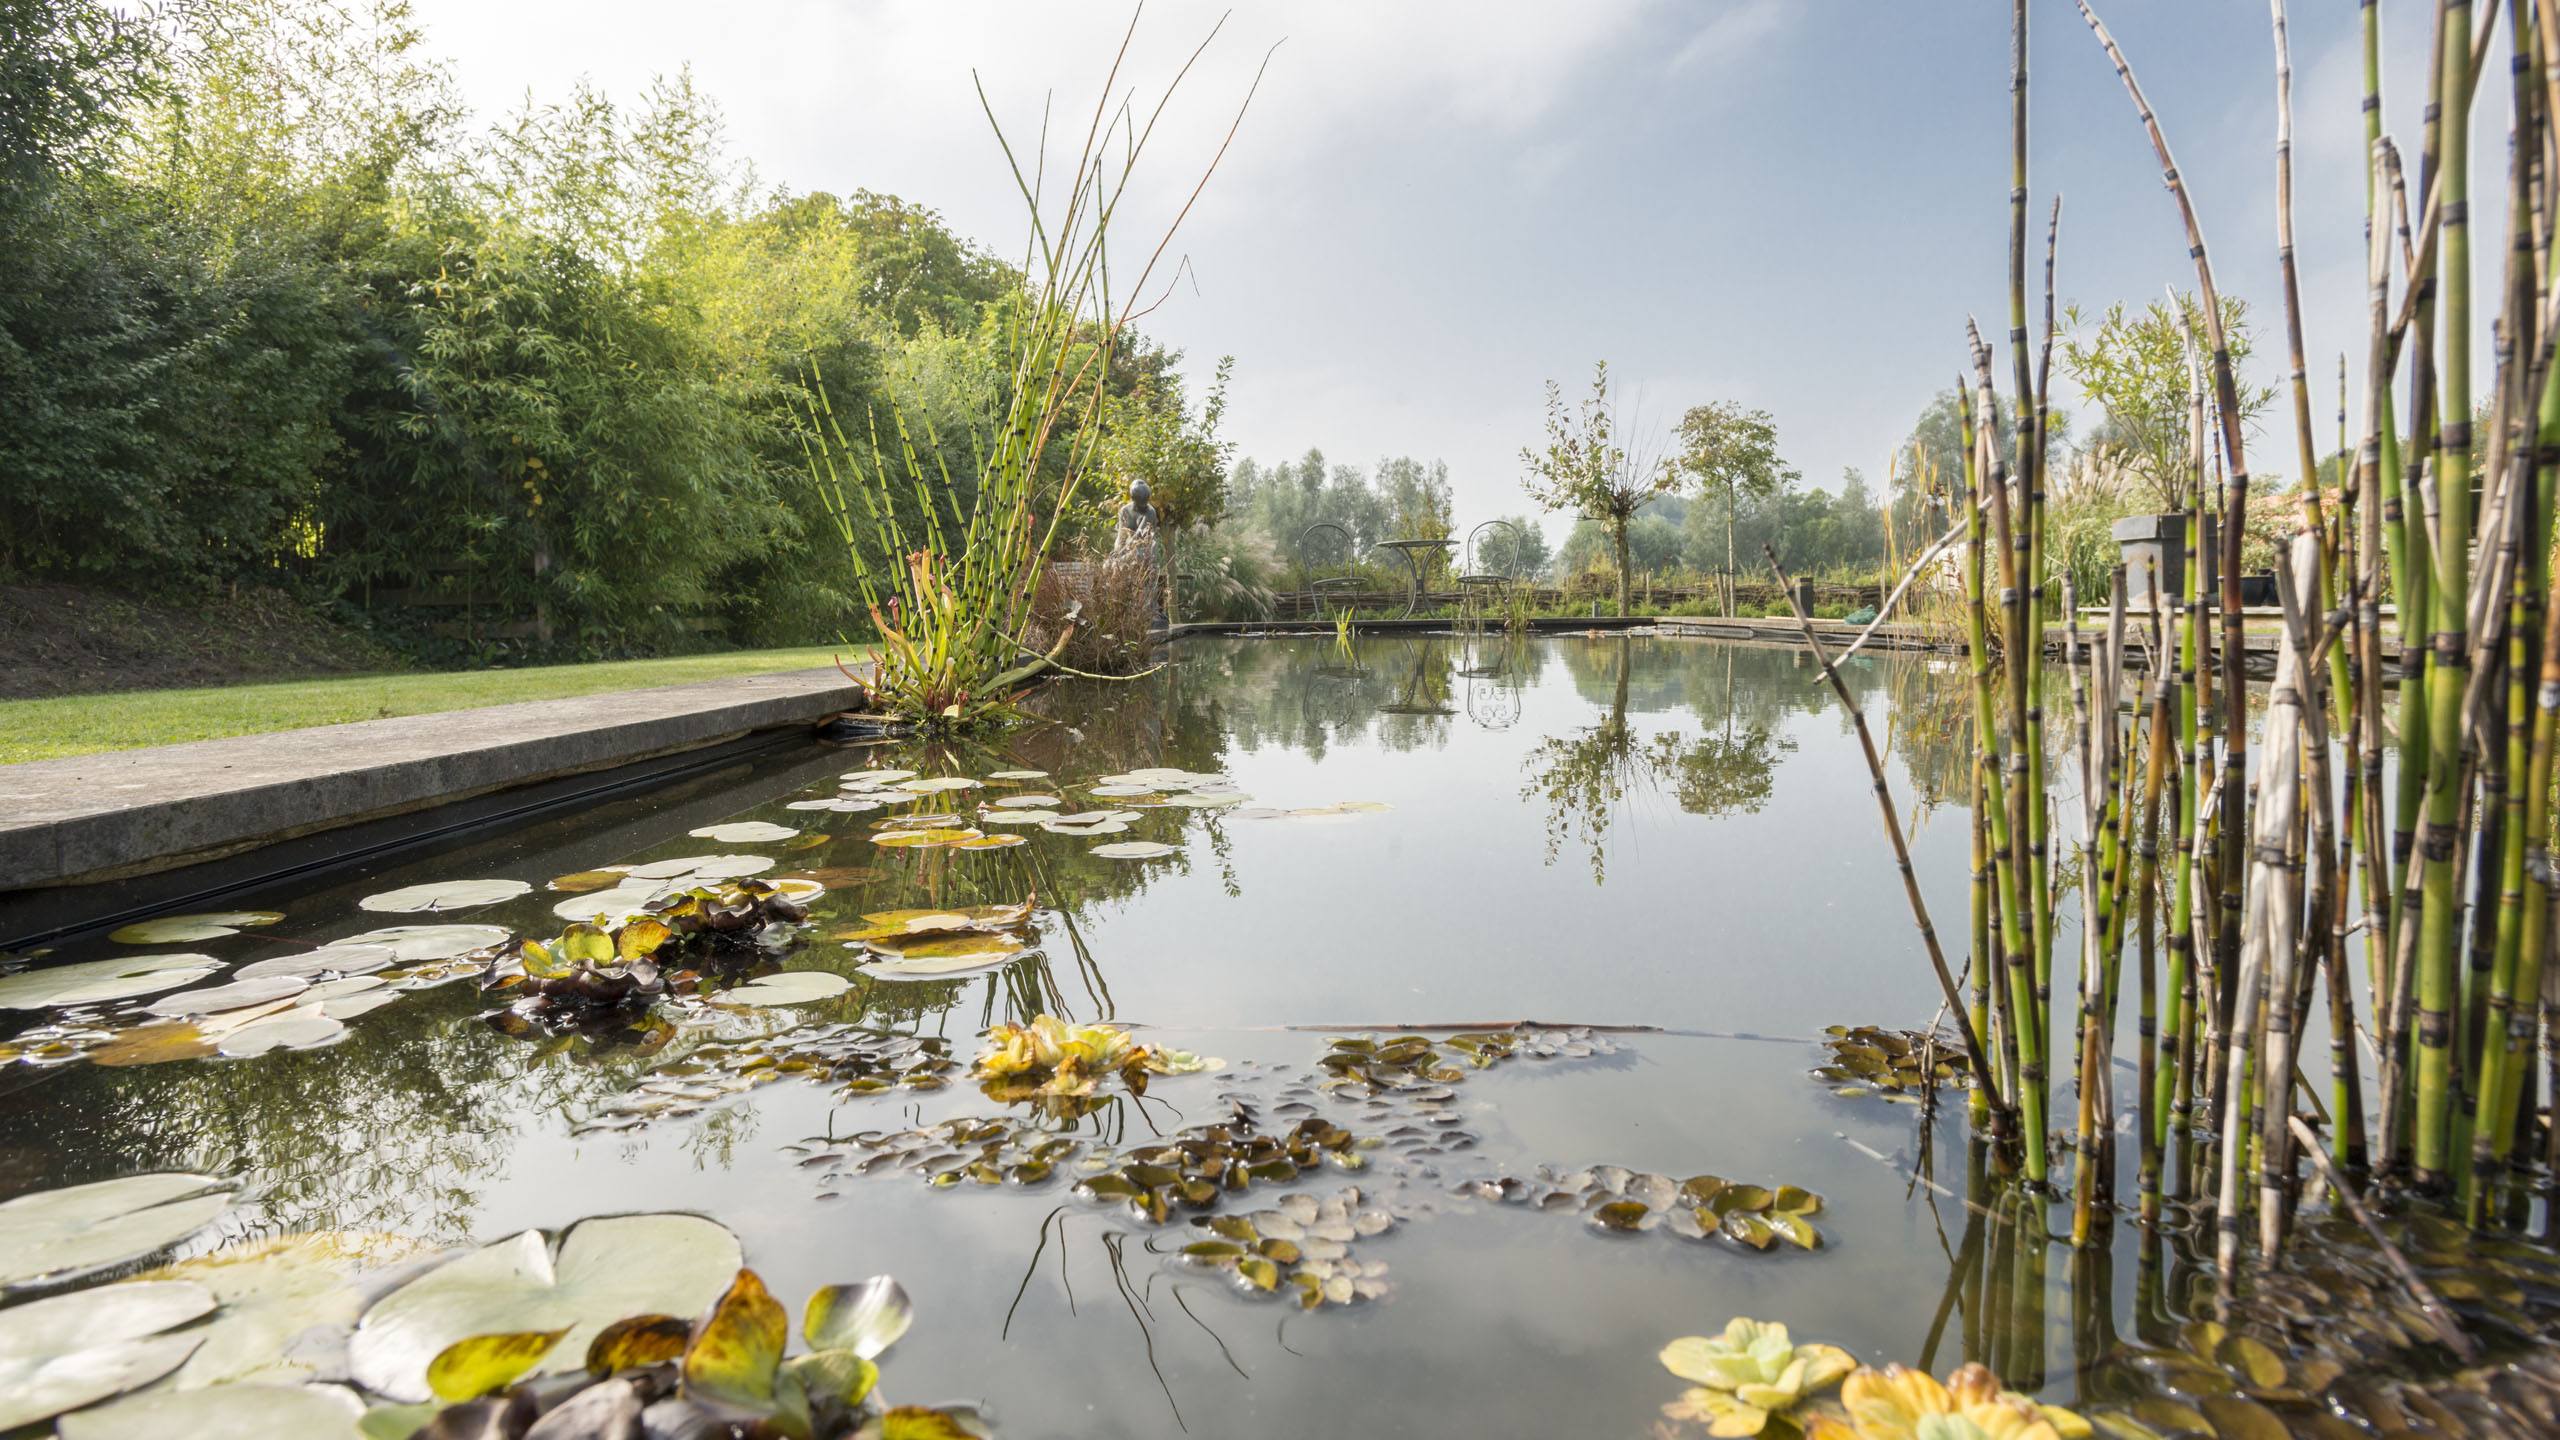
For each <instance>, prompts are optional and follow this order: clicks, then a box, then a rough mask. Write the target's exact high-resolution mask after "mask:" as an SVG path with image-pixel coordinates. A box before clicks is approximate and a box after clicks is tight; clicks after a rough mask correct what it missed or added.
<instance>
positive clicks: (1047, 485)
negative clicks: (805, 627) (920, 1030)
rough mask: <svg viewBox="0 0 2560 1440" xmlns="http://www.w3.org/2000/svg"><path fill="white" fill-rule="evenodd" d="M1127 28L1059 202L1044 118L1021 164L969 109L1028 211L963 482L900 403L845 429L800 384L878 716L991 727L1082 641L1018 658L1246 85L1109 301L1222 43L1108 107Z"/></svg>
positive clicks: (821, 399)
mask: <svg viewBox="0 0 2560 1440" xmlns="http://www.w3.org/2000/svg"><path fill="white" fill-rule="evenodd" d="M1136 29H1137V23H1136V20H1135V19H1134V18H1133V19H1132V20H1131V22H1130V27H1129V31H1128V33H1127V34H1124V35H1123V36H1122V39H1121V43H1120V49H1119V52H1118V54H1117V55H1116V56H1115V58H1114V59H1113V61H1112V66H1111V71H1110V74H1109V76H1108V77H1107V78H1106V79H1105V81H1104V83H1103V86H1102V98H1101V99H1100V100H1098V101H1097V102H1096V104H1095V106H1094V109H1093V113H1092V117H1091V119H1090V120H1089V122H1088V123H1087V125H1086V129H1085V134H1084V141H1083V145H1082V147H1081V149H1080V150H1078V151H1077V152H1075V154H1074V164H1073V165H1072V167H1071V169H1070V173H1069V174H1068V177H1067V179H1066V182H1065V184H1064V185H1062V186H1060V187H1058V188H1057V189H1056V191H1055V192H1054V193H1052V192H1051V191H1049V190H1048V189H1047V187H1048V185H1049V184H1050V183H1051V178H1052V177H1051V176H1050V174H1049V158H1050V157H1049V154H1048V144H1049V136H1048V130H1047V122H1046V119H1045V116H1044V119H1043V124H1042V131H1041V136H1040V141H1039V144H1038V145H1037V146H1036V147H1034V148H1033V149H1032V150H1031V151H1030V152H1029V154H1028V156H1027V157H1026V156H1025V155H1024V154H1023V153H1021V152H1020V151H1018V150H1017V148H1016V147H1015V145H1014V144H1013V143H1012V142H1011V141H1010V140H1008V139H1007V138H1006V136H1005V133H1004V128H1003V126H1002V125H1001V124H999V123H998V122H997V121H996V119H995V112H994V109H993V107H992V106H991V105H990V104H988V102H987V98H986V90H985V87H984V85H983V84H982V85H980V87H979V90H978V100H979V105H980V108H981V109H983V110H984V111H985V112H986V115H987V121H988V124H989V125H990V126H991V127H993V128H994V130H995V135H996V140H997V143H998V145H999V146H1000V147H1001V148H1002V150H1003V152H1004V156H1005V161H1006V164H1007V165H1008V166H1009V167H1010V169H1011V172H1012V175H1013V180H1014V184H1015V187H1016V188H1017V189H1018V190H1019V192H1020V193H1021V196H1022V199H1023V203H1024V205H1025V206H1026V207H1027V209H1028V210H1029V212H1030V238H1029V240H1028V242H1027V247H1026V252H1025V258H1024V262H1023V266H1022V270H1023V274H1024V276H1025V277H1026V280H1025V286H1024V290H1023V293H1022V295H1021V296H1020V297H1019V299H1018V301H1017V303H1014V304H1012V305H1010V306H1008V307H1007V308H1006V310H1005V312H1004V317H1003V320H1002V327H1003V328H1002V338H1001V353H1002V355H1003V356H1004V359H1005V401H1004V405H1003V408H1002V411H1001V413H1000V415H999V416H998V417H997V419H996V421H995V422H994V423H993V424H992V425H991V426H990V427H989V428H988V430H987V432H986V433H984V434H980V435H972V436H970V437H968V442H969V443H968V446H967V449H968V452H969V454H970V455H971V457H972V458H971V462H970V466H969V471H968V473H965V474H960V475H954V474H953V473H952V470H951V468H950V466H949V465H948V464H947V463H946V462H945V461H944V460H943V458H942V457H943V455H944V454H945V451H946V446H945V444H944V438H943V437H942V436H940V435H937V434H934V433H933V432H932V429H931V427H930V426H926V427H924V428H925V431H926V433H924V434H923V435H921V436H918V435H916V434H914V433H912V432H911V430H910V427H909V425H908V422H907V417H906V415H905V413H904V412H903V411H902V410H900V409H899V408H898V407H896V406H894V405H892V406H891V407H890V414H889V415H888V416H887V417H886V423H885V425H884V423H883V417H881V416H879V415H877V414H872V415H864V416H856V417H852V429H851V430H850V431H848V428H847V424H846V420H845V417H840V416H838V415H837V414H836V412H835V410H834V408H833V407H832V406H831V405H830V404H829V403H828V400H827V395H826V391H825V388H824V387H823V386H822V385H819V384H817V383H815V382H814V380H813V382H812V384H811V385H810V387H809V396H808V410H809V417H808V418H809V421H810V423H809V425H808V427H807V431H806V434H805V439H806V442H807V454H808V466H809V473H810V477H811V479H812V481H813V482H814V483H815V484H816V486H817V489H818V492H819V494H820V495H821V497H822V498H823V500H824V502H825V505H826V508H827V512H828V515H829V517H830V519H832V520H833V522H834V524H835V527H836V530H837V532H838V534H839V535H840V536H841V537H842V539H843V542H844V547H845V554H846V558H847V563H848V565H849V566H850V568H851V570H852V572H853V576H854V582H855V585H856V587H857V589H858V590H859V593H860V596H861V599H862V604H863V606H864V609H865V611H866V613H867V614H868V615H869V617H870V620H871V624H872V626H873V628H874V629H875V630H876V631H877V633H878V636H879V648H878V659H877V660H876V661H875V662H874V671H873V675H872V677H871V686H872V691H873V703H874V705H875V707H876V708H879V709H881V710H884V711H886V712H888V713H891V714H895V715H899V716H902V717H905V718H908V719H912V720H914V721H916V722H918V723H922V724H928V725H934V726H941V727H967V726H971V725H976V724H981V723H984V722H987V721H989V720H993V719H996V718H999V717H1001V716H1003V715H1005V714H1007V713H1009V712H1010V711H1011V709H1012V706H1013V701H1014V698H1015V696H1016V695H1017V694H1018V693H1019V692H1020V690H1021V689H1022V688H1023V687H1024V686H1025V685H1026V684H1028V683H1029V682H1031V681H1033V680H1036V679H1038V678H1040V677H1041V676H1042V675H1043V674H1044V673H1045V672H1047V671H1049V670H1052V669H1055V668H1059V667H1060V666H1061V665H1062V664H1063V663H1064V660H1063V657H1064V655H1065V654H1066V652H1067V651H1068V649H1069V648H1070V647H1071V646H1073V645H1074V643H1075V636H1076V634H1077V633H1078V631H1079V630H1080V629H1085V628H1089V627H1090V626H1091V625H1092V624H1093V619H1092V617H1087V616H1084V615H1081V614H1078V613H1073V612H1067V613H1063V614H1061V616H1060V617H1059V620H1060V623H1059V624H1058V625H1057V626H1056V633H1055V634H1053V635H1047V636H1044V637H1043V638H1044V641H1045V644H1044V645H1043V648H1041V649H1039V650H1033V649H1031V648H1030V646H1029V640H1028V636H1029V632H1030V630H1031V628H1032V623H1031V622H1032V621H1033V618H1034V616H1035V613H1036V611H1037V600H1038V595H1039V589H1040V584H1041V579H1042V576H1043V574H1044V573H1045V571H1046V570H1047V568H1048V565H1049V561H1050V558H1051V556H1052V554H1053V553H1054V552H1055V550H1056V549H1057V546H1058V543H1059V540H1060V538H1061V536H1062V534H1063V533H1064V527H1066V526H1067V525H1068V524H1069V523H1070V522H1071V517H1072V516H1074V514H1075V513H1076V509H1077V501H1078V497H1079V495H1080V493H1081V491H1082V489H1083V487H1084V485H1085V483H1086V482H1087V480H1088V479H1089V478H1090V475H1091V472H1092V471H1093V469H1094V468H1095V464H1096V454H1097V450H1098V447H1099V445H1100V443H1101V440H1102V438H1103V426H1102V423H1101V420H1102V407H1103V399H1104V395H1105V390H1106V382H1107V381H1108V379H1109V376H1110V371H1111V367H1112V364H1113V363H1114V361H1115V360H1116V359H1117V358H1118V356H1119V353H1120V345H1121V341H1122V336H1123V332H1124V331H1125V330H1126V328H1127V327H1128V325H1129V323H1130V321H1132V320H1133V319H1135V318H1136V317H1138V316H1139V315H1142V314H1144V313H1146V311H1147V310H1149V309H1152V308H1153V305H1154V304H1155V303H1160V302H1161V300H1162V298H1163V297H1162V296H1161V295H1157V296H1156V297H1155V299H1154V300H1153V301H1150V300H1149V299H1148V296H1149V295H1150V293H1151V286H1152V285H1153V283H1154V279H1155V276H1156V274H1157V270H1158V267H1159V265H1160V264H1161V263H1162V262H1163V261H1164V259H1165V257H1166V254H1167V252H1168V250H1169V249H1170V247H1171V244H1172V241H1173V237H1174V234H1175V232H1176V231H1178V230H1179V229H1180V227H1181V224H1182V220H1183V218H1184V217H1185V216H1187V215H1188V214H1189V213H1190V209H1191V205H1192V203H1194V202H1196V201H1197V200H1198V198H1199V195H1200V192H1201V190H1202V189H1203V188H1205V187H1206V186H1207V184H1208V181H1209V177H1210V175H1211V174H1214V173H1215V172H1216V170H1217V166H1218V161H1219V159H1221V158H1223V157H1224V155H1225V154H1226V148H1227V145H1228V144H1229V143H1232V142H1233V140H1234V137H1235V131H1236V127H1237V126H1238V125H1240V124H1242V123H1243V119H1244V110H1245V107H1246V106H1247V105H1250V103H1251V101H1252V91H1251V90H1250V89H1248V90H1247V92H1246V95H1245V100H1244V103H1243V104H1240V105H1239V106H1238V107H1237V111H1236V115H1235V119H1234V121H1232V122H1231V123H1230V124H1229V126H1228V128H1227V131H1226V135H1225V137H1224V139H1222V140H1221V142H1220V144H1219V147H1218V151H1217V154H1216V155H1215V156H1213V157H1212V158H1211V159H1210V161H1209V164H1208V165H1207V166H1206V167H1205V168H1204V169H1203V171H1202V173H1201V175H1200V179H1199V181H1198V182H1197V183H1196V184H1195V185H1193V187H1192V189H1191V192H1190V195H1189V197H1188V198H1187V199H1186V200H1185V201H1184V203H1183V206H1182V209H1181V211H1180V212H1179V213H1177V214H1176V215H1175V217H1174V219H1173V221H1172V222H1171V224H1169V225H1168V226H1167V227H1166V229H1165V231H1164V233H1163V234H1162V236H1161V237H1160V238H1159V239H1158V240H1157V242H1156V244H1155V246H1154V248H1153V249H1152V251H1150V252H1149V253H1148V255H1147V258H1146V261H1145V263H1144V264H1143V265H1142V266H1140V267H1139V269H1138V273H1137V278H1136V280H1135V282H1134V283H1133V284H1131V285H1129V286H1128V287H1127V288H1126V289H1125V290H1122V289H1118V288H1115V287H1116V281H1115V277H1114V272H1113V268H1112V264H1111V257H1112V244H1111V235H1112V231H1113V224H1114V220H1115V217H1116V215H1117V212H1118V210H1119V207H1120V204H1121V202H1122V201H1123V199H1124V198H1125V197H1126V196H1127V195H1128V193H1129V186H1130V181H1131V177H1132V176H1133V175H1134V173H1135V172H1136V170H1137V167H1138V164H1139V162H1140V160H1141V159H1142V158H1143V157H1144V155H1145V154H1146V151H1147V149H1148V145H1149V142H1150V141H1151V140H1152V138H1153V137H1154V135H1155V131H1156V126H1157V124H1158V122H1160V121H1161V120H1162V119H1163V118H1164V114H1165V109H1166V106H1167V105H1169V104H1170V103H1171V101H1172V99H1173V96H1174V93H1175V92H1176V91H1177V90H1179V89H1180V87H1181V84H1182V80H1183V78H1184V76H1186V75H1188V74H1189V72H1190V69H1191V66H1192V65H1193V64H1196V63H1197V62H1198V60H1199V57H1200V54H1201V53H1202V52H1203V51H1205V50H1206V49H1207V48H1208V45H1209V43H1210V41H1211V40H1214V39H1215V38H1216V35H1217V31H1216V29H1214V28H1213V29H1212V30H1211V31H1210V34H1209V36H1208V38H1206V39H1203V40H1202V41H1201V43H1200V46H1199V47H1198V48H1197V49H1195V50H1194V51H1193V52H1192V54H1191V57H1190V59H1189V60H1187V61H1185V62H1184V64H1183V66H1182V69H1181V70H1180V71H1179V72H1177V73H1176V75H1175V76H1174V79H1173V82H1172V83H1171V84H1170V85H1168V86H1167V87H1166V90H1165V92H1164V94H1163V96H1162V97H1161V98H1159V99H1158V101H1157V102H1156V104H1155V106H1154V108H1153V109H1152V110H1150V111H1149V112H1147V113H1146V114H1145V115H1144V116H1143V117H1142V116H1140V115H1139V114H1138V113H1137V112H1136V111H1135V110H1134V109H1133V108H1132V107H1131V105H1130V103H1129V102H1128V100H1126V99H1125V98H1124V99H1120V100H1117V101H1115V100H1114V99H1113V98H1112V97H1113V96H1114V95H1117V94H1119V93H1120V73H1121V69H1122V67H1123V66H1124V65H1125V64H1126V63H1127V60H1128V54H1129V45H1130V41H1131V39H1132V38H1133V37H1134V36H1135V34H1136ZM1266 63H1267V62H1266ZM1256 83H1257V84H1258V83H1259V76H1258V75H1257V77H1256ZM1026 159H1027V163H1028V171H1027V173H1026V169H1025V165H1026ZM1168 288H1169V287H1168Z"/></svg>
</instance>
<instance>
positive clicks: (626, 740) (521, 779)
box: [0, 668, 865, 892]
mask: <svg viewBox="0 0 2560 1440" xmlns="http://www.w3.org/2000/svg"><path fill="white" fill-rule="evenodd" d="M864 698H865V697H864V694H863V690H862V687H861V686H859V685H857V684H855V683H854V682H853V681H851V680H849V679H847V678H846V677H845V675H844V674H843V672H841V671H838V670H836V669H833V668H823V669H815V670H791V671H781V672H777V673H773V674H766V675H746V676H736V677H731V678H726V679H720V680H706V681H700V682H696V683H694V684H689V685H663V686H657V687H654V688H651V689H646V690H620V691H609V692H603V693H599V694H594V695H580V696H573V697H571V698H568V699H562V700H526V701H519V702H517V703H515V704H511V705H491V706H486V707H483V708H480V709H474V710H448V711H444V712H442V713H440V714H433V715H404V716H400V717H398V718H395V719H389V720H359V721H355V722H353V723H350V724H345V725H320V726H314V727H312V728H310V729H304V730H281V731H276V732H274V733H272V734H266V735H242V736H236V737H233V738H230V739H223V740H197V741H190V742H188V743H186V744H182V745H162V746H155V747H152V748H150V749H144V750H120V751H111V752H108V753H106V754H101V755H77V756H72V757H69V758H66V759H61V760H37V761H31V762H29V763H26V764H21V765H0V892H7V891H15V890H28V889H35V888H38V887H42V886H49V885H63V884H79V883H87V882H92V881H100V880H113V879H118V878H122V877H125V876H130V875H138V874H144V873H148V872H151V871H155V870H162V869H167V868H170V867H173V866H177V865H185V864H191V863H194V862H196V861H201V860H209V859H214V858H218V857H220V856H223V855H230V854H236V853H238V852H240V851H242V850H247V849H252V848H254V847H256V846H260V845H265V844H270V843H272V842H275V841H278V840H287V839H292V838H294V837H296V836H302V835H309V834H312V833H314V832H317V831H322V830H329V829H334V828H336V827H338V826H341V825H352V824H355V823H357V822H359V821H364V820H373V819H379V818H382V817H384V816H389V815H398V814H404V813H407V812H411V811H417V810H424V809H428V808H430V807H433V806H436V805H441V804H444V803H446V802H448V801H453V800H460V799H465V798H468V797H471V796H475V795H484V794H487V793H490V792H492V791H496V790H503V789H507V788H510V787H513V786H518V785H528V784H533V783H535V782H538V781H543V780H549V779H555V778H557V777H560V776H563V775H573V774H577V773H580V772H583V771H590V770H601V769H607V768H610V767H612V766H616V765H622V764H626V763H628V762H631V761H634V760H645V759H649V758H652V757H655V756H660V755H667V754H672V753H675V752H677V751H682V750H690V749H693V748H695V747H698V746H703V745H710V744H715V743H718V742H720V741H723V740H728V739H732V738H735V737H737V736H740V735H744V734H748V733H750V732H753V731H757V730H770V729H776V728H780V727H784V726H794V725H815V724H816V723H818V722H819V721H821V720H824V719H825V718H827V717H828V716H830V715H833V714H835V713H837V712H839V711H843V710H851V709H859V708H860V707H861V706H862V704H863V703H864Z"/></svg>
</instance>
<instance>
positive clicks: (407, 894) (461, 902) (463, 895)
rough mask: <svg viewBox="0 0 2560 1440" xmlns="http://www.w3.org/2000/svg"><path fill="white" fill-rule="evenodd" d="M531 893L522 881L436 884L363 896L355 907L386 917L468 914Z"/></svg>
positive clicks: (444, 882) (469, 881) (462, 881)
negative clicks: (461, 911)
mask: <svg viewBox="0 0 2560 1440" xmlns="http://www.w3.org/2000/svg"><path fill="white" fill-rule="evenodd" d="M532 893H533V887H532V886H531V885H528V884H526V883H525V882H523V881H522V880H438V881H434V882H432V883H430V884H425V885H404V886H402V887H400V888H399V889H397V890H385V891H383V892H382V893H381V894H379V895H367V896H366V897H364V898H363V899H362V900H359V901H357V902H356V907H357V908H358V909H361V910H373V911H378V912H380V913H382V914H386V915H415V914H417V913H418V912H419V911H422V910H430V911H437V912H442V911H446V910H470V909H474V908H476V907H478V906H482V905H495V904H497V903H498V902H500V901H502V900H513V899H514V898H516V897H517V896H519V895H530V894H532Z"/></svg>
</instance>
